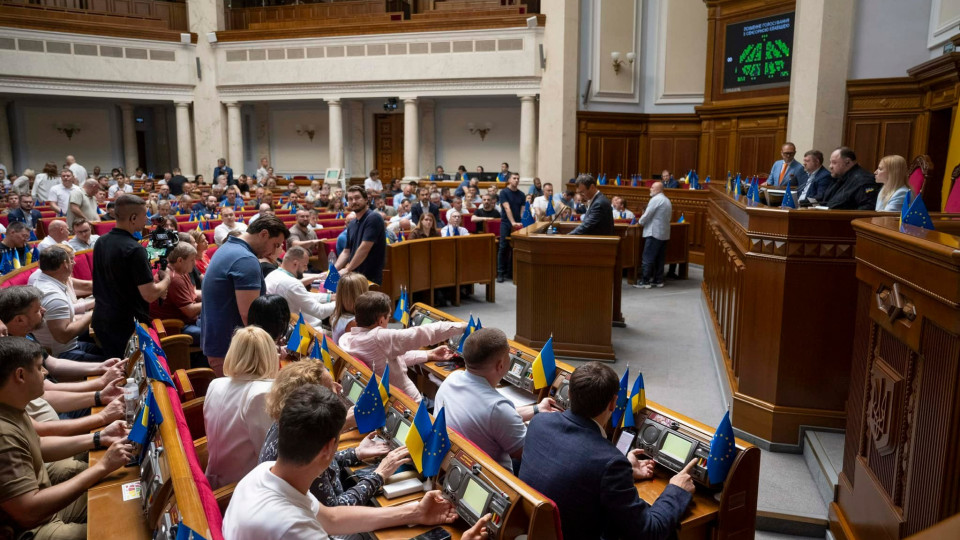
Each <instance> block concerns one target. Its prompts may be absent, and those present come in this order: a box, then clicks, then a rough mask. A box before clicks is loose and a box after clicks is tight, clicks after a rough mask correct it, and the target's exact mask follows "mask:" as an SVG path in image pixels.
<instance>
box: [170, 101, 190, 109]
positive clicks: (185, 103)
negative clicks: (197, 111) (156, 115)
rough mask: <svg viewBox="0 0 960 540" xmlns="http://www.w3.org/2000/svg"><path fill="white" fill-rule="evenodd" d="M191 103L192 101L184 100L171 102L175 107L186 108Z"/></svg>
mask: <svg viewBox="0 0 960 540" xmlns="http://www.w3.org/2000/svg"><path fill="white" fill-rule="evenodd" d="M191 103H193V102H191V101H184V100H176V101H174V102H173V105H174V106H175V107H177V108H180V109H186V108H187V107H189V106H190V104H191Z"/></svg>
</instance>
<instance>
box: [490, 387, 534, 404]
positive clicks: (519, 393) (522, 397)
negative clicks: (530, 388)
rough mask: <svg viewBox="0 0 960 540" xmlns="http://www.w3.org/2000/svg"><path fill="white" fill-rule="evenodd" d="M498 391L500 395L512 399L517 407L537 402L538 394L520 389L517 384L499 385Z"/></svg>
mask: <svg viewBox="0 0 960 540" xmlns="http://www.w3.org/2000/svg"><path fill="white" fill-rule="evenodd" d="M497 392H500V395H502V396H504V397H506V398H507V399H509V400H510V401H512V402H513V405H514V406H515V407H522V406H524V405H531V404H533V403H536V402H537V398H536V396H534V395H533V394H531V393H530V392H526V391H524V390H520V389H519V388H517V387H516V386H510V385H505V386H498V387H497Z"/></svg>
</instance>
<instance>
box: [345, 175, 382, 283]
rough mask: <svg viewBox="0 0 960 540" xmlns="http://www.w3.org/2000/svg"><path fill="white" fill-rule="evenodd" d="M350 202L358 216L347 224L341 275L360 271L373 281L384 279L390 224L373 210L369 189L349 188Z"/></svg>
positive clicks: (351, 209) (378, 281) (352, 209)
mask: <svg viewBox="0 0 960 540" xmlns="http://www.w3.org/2000/svg"><path fill="white" fill-rule="evenodd" d="M347 204H348V206H349V209H350V211H352V212H353V213H354V214H356V216H357V219H356V220H355V221H353V222H352V223H351V224H350V225H349V226H347V245H346V246H345V247H344V248H343V251H341V252H340V256H339V257H338V258H337V263H336V267H337V270H338V271H339V272H340V273H341V274H345V273H347V272H360V273H361V274H363V275H364V276H366V277H367V279H369V280H370V281H372V282H374V283H377V284H380V283H382V282H383V265H384V262H385V261H386V256H387V236H386V227H385V225H384V224H383V216H381V215H380V214H379V213H378V212H371V211H370V205H369V203H368V201H367V191H366V190H365V189H363V188H362V187H360V186H350V188H349V189H348V190H347Z"/></svg>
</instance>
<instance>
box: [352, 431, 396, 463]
mask: <svg viewBox="0 0 960 540" xmlns="http://www.w3.org/2000/svg"><path fill="white" fill-rule="evenodd" d="M376 436H377V432H376V431H373V432H371V433H370V434H369V435H367V436H366V437H364V438H363V440H362V441H360V444H359V445H358V446H357V449H356V453H357V459H359V460H360V461H366V460H368V459H370V458H375V457H380V456H382V455H384V454H386V453H387V452H389V451H390V445H388V444H387V442H386V441H383V440H378V439H376V438H375V437H376Z"/></svg>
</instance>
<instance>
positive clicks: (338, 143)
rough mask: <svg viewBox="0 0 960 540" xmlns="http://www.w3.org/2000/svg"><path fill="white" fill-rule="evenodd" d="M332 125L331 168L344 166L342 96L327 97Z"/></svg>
mask: <svg viewBox="0 0 960 540" xmlns="http://www.w3.org/2000/svg"><path fill="white" fill-rule="evenodd" d="M327 107H328V108H329V113H328V114H329V119H328V124H329V127H330V168H331V169H342V168H343V107H342V106H341V104H340V98H329V99H327Z"/></svg>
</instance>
